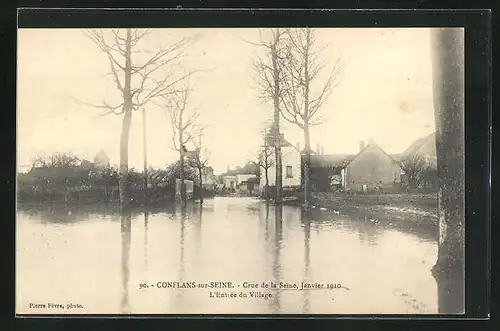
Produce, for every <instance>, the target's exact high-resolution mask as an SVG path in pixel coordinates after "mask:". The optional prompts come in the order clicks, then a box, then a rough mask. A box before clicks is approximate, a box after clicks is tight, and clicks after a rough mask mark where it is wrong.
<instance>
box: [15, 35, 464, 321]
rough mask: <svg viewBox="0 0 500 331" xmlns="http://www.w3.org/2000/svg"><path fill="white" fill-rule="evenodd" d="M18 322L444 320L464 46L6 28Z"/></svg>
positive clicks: (457, 234) (460, 249)
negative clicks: (278, 317)
mask: <svg viewBox="0 0 500 331" xmlns="http://www.w3.org/2000/svg"><path fill="white" fill-rule="evenodd" d="M17 33H18V48H17V112H16V122H17V124H16V125H17V138H16V139H17V162H16V164H17V182H16V196H17V198H16V208H17V209H16V210H17V212H16V221H15V222H16V257H15V259H16V277H15V283H16V284H15V286H16V290H15V291H16V292H15V293H16V314H17V315H40V314H61V315H68V314H100V315H101V314H118V315H129V314H130V315H134V314H155V315H174V314H177V315H179V314H197V315H199V314H218V315H223V314H264V315H275V314H304V315H309V314H338V315H352V314H356V315H358V314H370V315H376V314H417V315H426V314H427V315H432V314H463V313H464V312H465V290H464V287H465V277H464V273H465V268H464V265H465V261H464V260H465V253H464V251H465V239H464V227H465V226H464V223H465V188H464V186H465V180H464V177H465V175H464V172H465V158H464V153H465V150H464V145H465V142H464V140H465V134H464V126H465V123H464V121H465V115H464V113H465V111H464V109H465V104H464V98H465V97H464V95H465V90H464V89H465V87H464V85H465V83H464V79H465V75H464V65H465V64H464V29H463V28H423V27H420V28H408V27H405V28H396V27H392V28H354V27H353V28H338V27H337V28H324V27H297V26H294V27H280V28H276V27H259V28H257V27H255V28H152V29H143V28H122V29H99V28H95V29H79V28H47V29H42V28H19V29H18V32H17Z"/></svg>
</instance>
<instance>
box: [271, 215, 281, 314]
mask: <svg viewBox="0 0 500 331" xmlns="http://www.w3.org/2000/svg"><path fill="white" fill-rule="evenodd" d="M274 229H275V232H274V251H273V252H274V254H273V266H272V269H273V277H274V281H275V283H276V284H279V283H280V282H281V281H282V276H281V272H282V266H281V261H280V260H281V246H282V244H283V243H282V240H283V206H281V205H277V206H275V207H274ZM280 292H281V291H274V293H273V294H274V295H273V299H274V300H273V310H274V311H273V313H274V314H279V313H281V302H280V298H281V293H280Z"/></svg>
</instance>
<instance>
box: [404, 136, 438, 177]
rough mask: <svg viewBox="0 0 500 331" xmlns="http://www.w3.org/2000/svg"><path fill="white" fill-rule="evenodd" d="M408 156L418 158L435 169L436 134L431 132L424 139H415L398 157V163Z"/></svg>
mask: <svg viewBox="0 0 500 331" xmlns="http://www.w3.org/2000/svg"><path fill="white" fill-rule="evenodd" d="M409 156H420V157H422V158H423V159H425V160H426V161H427V162H428V163H429V165H430V166H431V167H433V168H436V167H437V157H436V133H435V132H433V133H431V134H429V135H427V136H425V137H422V138H420V139H417V140H416V141H414V142H413V143H411V144H410V146H408V148H407V149H406V150H405V151H404V152H403V153H401V155H400V156H399V158H400V161H402V160H404V159H406V158H407V157H409Z"/></svg>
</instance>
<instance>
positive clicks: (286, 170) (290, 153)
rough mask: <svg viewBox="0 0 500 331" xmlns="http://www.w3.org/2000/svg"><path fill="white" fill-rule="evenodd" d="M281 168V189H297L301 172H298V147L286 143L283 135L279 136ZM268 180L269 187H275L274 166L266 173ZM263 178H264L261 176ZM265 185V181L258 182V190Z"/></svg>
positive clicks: (299, 158)
mask: <svg viewBox="0 0 500 331" xmlns="http://www.w3.org/2000/svg"><path fill="white" fill-rule="evenodd" d="M280 146H281V166H282V168H281V169H282V180H281V181H282V186H283V189H292V188H298V187H300V184H301V175H302V174H301V171H300V164H301V163H300V162H301V156H300V154H301V153H300V146H299V145H297V146H293V145H292V144H291V143H290V142H289V141H287V140H286V139H285V137H284V135H283V134H282V135H281V142H280ZM267 175H268V179H269V186H276V166H272V167H270V168H269V169H268V172H267ZM261 177H262V178H264V176H261ZM264 185H266V183H265V180H261V181H260V188H261V190H262V189H263V187H264Z"/></svg>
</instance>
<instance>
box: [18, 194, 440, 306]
mask: <svg viewBox="0 0 500 331" xmlns="http://www.w3.org/2000/svg"><path fill="white" fill-rule="evenodd" d="M401 231H402V230H395V229H392V228H390V227H388V226H387V225H380V224H375V223H373V222H368V221H365V220H356V219H354V218H350V217H347V216H343V215H336V214H326V213H322V214H321V215H309V216H308V217H306V216H304V215H302V213H301V211H300V209H299V208H297V207H291V206H284V207H282V209H281V208H275V207H274V206H272V205H271V206H266V204H265V203H264V202H262V201H259V200H257V199H252V198H234V197H227V198H226V197H217V198H215V199H211V200H205V203H204V204H203V206H202V207H200V205H199V204H197V203H192V204H188V206H187V208H186V210H184V211H182V210H181V209H180V207H177V208H175V206H173V207H170V208H168V209H164V210H149V211H147V212H145V211H144V210H137V211H132V213H131V214H130V215H125V216H121V215H120V214H118V213H117V212H116V211H114V210H112V209H109V208H106V207H104V206H100V207H99V208H93V209H90V208H89V207H85V208H83V207H79V208H77V209H75V207H59V208H54V207H52V210H49V208H45V209H43V210H40V209H35V208H31V209H27V208H23V207H20V208H19V211H18V216H17V256H16V313H18V314H47V313H61V314H66V313H73V314H83V313H85V314H128V313H132V314H414V313H415V314H429V313H430V314H435V313H438V292H437V284H436V281H435V279H434V278H433V277H432V275H431V272H430V269H431V268H432V266H433V265H434V263H435V262H436V257H437V243H436V241H435V240H432V239H428V238H426V237H425V236H419V235H418V234H415V233H405V232H401ZM172 282H179V283H180V284H181V285H182V284H185V286H189V285H193V283H192V282H194V286H195V288H189V287H188V288H184V289H178V288H163V286H167V285H168V284H171V283H172ZM211 282H232V283H233V284H232V286H234V287H233V288H217V287H214V288H199V287H198V286H202V285H200V284H208V285H210V284H211ZM244 282H246V283H247V284H244ZM263 282H264V286H266V285H267V286H272V284H275V285H276V288H269V287H268V288H265V287H264V288H262V285H263ZM303 282H305V283H309V284H314V283H316V284H322V285H323V288H312V286H311V288H309V289H300V288H301V287H302V283H303ZM248 284H256V285H257V286H258V288H244V286H248ZM293 284H297V286H298V287H299V289H293V288H290V287H292V286H293ZM328 284H330V287H334V288H333V289H326V288H325V287H327V286H328ZM158 285H160V288H159V287H158ZM212 285H215V286H216V285H219V286H221V284H220V283H214V284H212ZM280 285H281V286H280ZM141 286H142V287H143V288H140V287H141ZM146 286H147V287H146ZM280 287H281V288H280ZM257 292H259V293H257ZM231 295H232V296H233V297H227V296H231ZM245 295H246V297H245ZM49 303H52V304H60V305H62V307H64V308H60V307H50V308H49V306H48V305H49ZM68 304H71V305H72V306H69V307H68ZM42 305H45V307H43V306H42ZM30 306H31V308H30ZM71 307H73V308H71ZM68 308H69V309H68Z"/></svg>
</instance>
